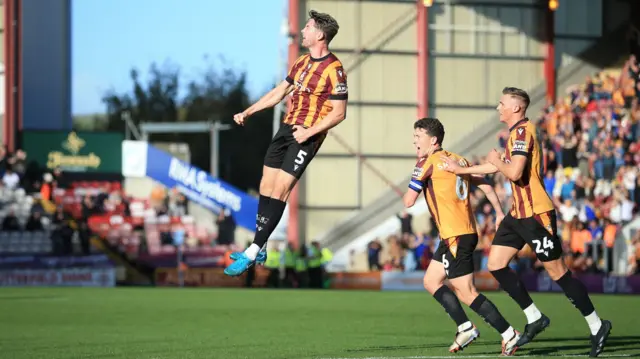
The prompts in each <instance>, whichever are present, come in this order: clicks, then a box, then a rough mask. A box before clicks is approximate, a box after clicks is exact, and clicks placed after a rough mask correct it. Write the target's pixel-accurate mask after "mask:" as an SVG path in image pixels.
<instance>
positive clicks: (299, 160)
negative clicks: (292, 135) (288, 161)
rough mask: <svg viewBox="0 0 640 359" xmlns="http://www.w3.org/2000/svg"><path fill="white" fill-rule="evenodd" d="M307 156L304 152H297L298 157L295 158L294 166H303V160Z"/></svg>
mask: <svg viewBox="0 0 640 359" xmlns="http://www.w3.org/2000/svg"><path fill="white" fill-rule="evenodd" d="M306 156H307V152H306V151H305V150H300V152H298V156H296V159H295V161H293V162H295V163H296V164H299V165H302V164H304V159H305V157H306Z"/></svg>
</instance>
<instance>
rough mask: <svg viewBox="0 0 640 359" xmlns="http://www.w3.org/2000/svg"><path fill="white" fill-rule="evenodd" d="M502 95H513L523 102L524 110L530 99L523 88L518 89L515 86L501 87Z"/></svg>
mask: <svg viewBox="0 0 640 359" xmlns="http://www.w3.org/2000/svg"><path fill="white" fill-rule="evenodd" d="M502 94H503V95H510V96H511V97H515V98H517V99H519V100H520V101H522V102H523V103H524V109H525V110H526V109H527V108H528V107H529V104H530V103H531V99H530V98H529V94H528V93H527V91H525V90H523V89H519V88H517V87H505V88H504V89H502Z"/></svg>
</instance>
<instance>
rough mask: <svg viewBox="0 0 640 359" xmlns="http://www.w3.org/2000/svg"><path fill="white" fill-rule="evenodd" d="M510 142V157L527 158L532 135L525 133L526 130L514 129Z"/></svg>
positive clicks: (529, 152) (530, 149) (531, 147)
mask: <svg viewBox="0 0 640 359" xmlns="http://www.w3.org/2000/svg"><path fill="white" fill-rule="evenodd" d="M511 140H512V142H511V149H510V151H511V156H529V155H530V154H531V151H532V149H533V146H531V144H532V141H533V134H531V133H530V132H529V131H527V129H526V128H524V127H520V128H517V129H515V130H514V131H513V133H512V134H511Z"/></svg>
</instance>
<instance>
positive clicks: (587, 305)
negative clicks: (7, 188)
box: [556, 270, 595, 317]
mask: <svg viewBox="0 0 640 359" xmlns="http://www.w3.org/2000/svg"><path fill="white" fill-rule="evenodd" d="M556 283H558V285H559V286H560V288H562V290H563V291H564V294H565V295H566V296H567V298H569V300H570V301H571V303H572V304H573V306H574V307H576V308H578V310H579V311H580V313H582V315H583V316H585V317H586V316H587V315H589V314H591V313H593V312H594V311H595V308H594V307H593V303H591V298H589V293H588V292H587V288H586V287H585V286H584V284H582V282H581V281H579V280H577V279H576V278H574V277H573V276H572V275H571V271H570V270H568V271H567V273H565V274H564V275H563V276H562V277H560V279H558V280H557V281H556Z"/></svg>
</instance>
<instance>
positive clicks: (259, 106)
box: [243, 81, 293, 117]
mask: <svg viewBox="0 0 640 359" xmlns="http://www.w3.org/2000/svg"><path fill="white" fill-rule="evenodd" d="M291 91H293V85H292V84H290V83H289V82H288V81H282V82H281V83H280V84H279V85H278V86H276V87H275V88H273V89H272V90H271V91H269V92H267V93H266V94H265V95H264V96H262V97H261V98H260V99H259V100H258V101H257V102H256V103H254V104H253V105H251V106H250V107H249V108H248V109H246V110H244V112H243V114H244V115H245V117H249V116H251V115H253V114H254V113H256V112H260V111H262V110H264V109H265V108H269V107H273V106H275V105H277V104H278V103H280V101H282V99H284V97H285V96H287V95H288V94H289V93H291Z"/></svg>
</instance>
